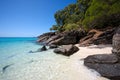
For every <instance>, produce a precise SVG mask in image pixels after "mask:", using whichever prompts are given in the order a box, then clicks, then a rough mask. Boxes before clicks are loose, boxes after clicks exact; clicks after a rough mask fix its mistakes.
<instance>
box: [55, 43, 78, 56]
mask: <svg viewBox="0 0 120 80" xmlns="http://www.w3.org/2000/svg"><path fill="white" fill-rule="evenodd" d="M78 50H79V48H78V47H76V46H74V45H63V46H61V47H60V48H56V49H55V50H54V52H55V53H57V54H63V55H65V56H70V55H72V54H73V53H75V52H77V51H78Z"/></svg>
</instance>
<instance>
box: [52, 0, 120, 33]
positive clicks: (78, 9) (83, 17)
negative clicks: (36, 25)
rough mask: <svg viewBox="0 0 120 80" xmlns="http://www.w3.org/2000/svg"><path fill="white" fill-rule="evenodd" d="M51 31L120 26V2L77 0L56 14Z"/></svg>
mask: <svg viewBox="0 0 120 80" xmlns="http://www.w3.org/2000/svg"><path fill="white" fill-rule="evenodd" d="M54 17H55V20H56V24H55V25H53V26H52V27H51V28H50V30H54V31H60V32H61V31H70V30H76V29H77V30H81V29H82V30H90V29H93V28H98V29H99V28H104V27H107V26H112V27H116V26H118V25H120V0H77V2H76V3H75V4H70V5H68V6H67V7H65V8H64V9H62V10H59V11H57V12H56V13H55V14H54Z"/></svg>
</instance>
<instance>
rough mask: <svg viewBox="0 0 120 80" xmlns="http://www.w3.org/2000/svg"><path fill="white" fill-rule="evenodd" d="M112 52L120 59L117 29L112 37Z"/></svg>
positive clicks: (119, 35) (119, 31)
mask: <svg viewBox="0 0 120 80" xmlns="http://www.w3.org/2000/svg"><path fill="white" fill-rule="evenodd" d="M112 46H113V50H112V52H113V53H114V54H116V55H118V56H119V58H120V28H118V29H117V31H116V33H115V35H114V36H113V44H112Z"/></svg>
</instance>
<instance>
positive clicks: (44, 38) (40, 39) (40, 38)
mask: <svg viewBox="0 0 120 80" xmlns="http://www.w3.org/2000/svg"><path fill="white" fill-rule="evenodd" d="M54 35H55V32H48V33H44V34H42V35H40V36H38V40H37V42H41V43H44V42H46V41H47V40H48V39H49V38H50V37H52V36H54Z"/></svg>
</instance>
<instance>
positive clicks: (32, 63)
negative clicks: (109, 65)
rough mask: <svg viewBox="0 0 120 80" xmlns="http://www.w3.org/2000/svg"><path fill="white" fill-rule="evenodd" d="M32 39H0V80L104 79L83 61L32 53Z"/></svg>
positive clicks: (48, 52) (34, 44)
mask: <svg viewBox="0 0 120 80" xmlns="http://www.w3.org/2000/svg"><path fill="white" fill-rule="evenodd" d="M35 41H36V38H0V80H107V79H105V78H103V77H100V75H99V74H98V73H97V72H95V71H94V70H90V69H88V68H87V67H85V66H84V65H83V60H80V59H75V58H70V57H66V56H62V55H57V54H55V53H53V50H52V49H49V50H48V51H44V52H37V53H29V51H31V50H32V51H36V50H37V49H38V48H40V47H41V46H40V45H38V44H36V42H35Z"/></svg>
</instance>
